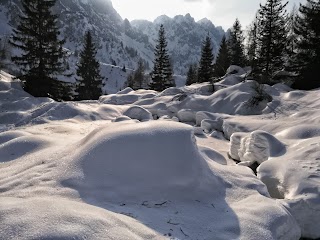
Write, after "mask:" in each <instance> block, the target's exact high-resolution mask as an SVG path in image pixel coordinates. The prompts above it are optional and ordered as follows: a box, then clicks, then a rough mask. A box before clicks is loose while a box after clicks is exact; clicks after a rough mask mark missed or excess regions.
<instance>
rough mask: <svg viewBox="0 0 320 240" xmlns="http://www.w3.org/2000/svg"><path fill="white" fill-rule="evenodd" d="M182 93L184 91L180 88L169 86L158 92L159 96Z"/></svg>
mask: <svg viewBox="0 0 320 240" xmlns="http://www.w3.org/2000/svg"><path fill="white" fill-rule="evenodd" d="M182 93H184V91H182V90H181V89H180V88H176V87H170V88H167V89H165V90H163V91H162V92H161V93H160V94H159V96H175V95H177V94H182Z"/></svg>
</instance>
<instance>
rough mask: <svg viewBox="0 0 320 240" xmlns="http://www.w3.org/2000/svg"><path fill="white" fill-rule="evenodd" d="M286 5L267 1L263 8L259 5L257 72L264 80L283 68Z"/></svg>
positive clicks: (276, 1)
mask: <svg viewBox="0 0 320 240" xmlns="http://www.w3.org/2000/svg"><path fill="white" fill-rule="evenodd" d="M287 4H288V2H286V3H285V4H282V0H267V2H266V4H265V5H264V6H262V5H260V10H259V28H258V29H259V32H258V71H259V72H260V73H261V74H262V76H263V78H264V79H267V78H270V77H271V76H272V75H273V74H274V73H275V72H276V71H279V70H281V69H283V67H284V54H285V47H286V41H287V39H286V27H285V26H286V25H285V23H286V10H285V7H286V6H287ZM268 81H270V79H269V80H268Z"/></svg>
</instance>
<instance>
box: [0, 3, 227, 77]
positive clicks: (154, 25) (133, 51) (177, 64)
mask: <svg viewBox="0 0 320 240" xmlns="http://www.w3.org/2000/svg"><path fill="white" fill-rule="evenodd" d="M54 11H55V12H56V13H57V14H59V16H60V18H59V25H60V27H61V32H62V36H61V37H63V38H65V39H66V44H65V47H66V48H67V49H69V50H70V51H71V52H72V53H73V56H74V60H73V61H74V62H75V61H76V59H77V56H78V54H79V51H80V50H81V49H82V44H83V36H84V34H85V32H86V31H87V30H91V31H92V35H93V37H94V39H96V42H97V46H98V47H99V49H98V58H99V60H100V61H101V62H103V63H106V64H115V65H117V66H120V67H123V66H126V68H129V69H133V68H135V67H136V64H137V62H138V60H139V58H142V59H143V60H144V61H145V63H146V64H147V65H148V67H149V69H151V67H152V64H153V62H152V61H153V57H154V55H153V49H154V45H155V42H156V39H157V37H158V36H157V35H158V29H159V26H160V24H164V26H165V29H166V33H167V39H168V47H169V51H170V54H171V55H172V62H173V66H174V70H175V73H176V74H185V73H186V71H187V68H188V64H190V63H194V62H197V61H198V60H199V58H200V50H201V42H202V40H203V39H204V38H205V36H206V35H207V34H208V33H209V34H210V36H211V38H212V42H213V46H214V49H215V50H217V49H218V45H219V42H220V40H221V38H222V36H223V34H224V31H223V29H222V28H221V27H215V26H214V25H213V24H212V23H211V22H210V21H209V20H206V19H204V20H201V21H199V22H195V21H194V19H193V18H192V17H191V16H190V14H187V15H186V16H181V15H179V16H176V17H174V18H169V17H167V16H160V17H158V18H157V19H156V20H155V21H154V22H149V21H145V20H136V21H132V22H129V21H128V20H127V19H122V18H121V16H120V15H119V14H118V13H117V11H116V10H115V9H114V8H113V6H112V2H111V1H110V0H58V1H57V4H56V6H55V8H54ZM20 13H21V3H20V0H1V1H0V38H1V36H2V38H3V36H4V35H7V36H9V35H10V34H11V30H12V28H13V27H15V26H16V25H17V19H18V18H17V16H18V15H19V14H20ZM71 65H72V64H71ZM73 65H74V64H73Z"/></svg>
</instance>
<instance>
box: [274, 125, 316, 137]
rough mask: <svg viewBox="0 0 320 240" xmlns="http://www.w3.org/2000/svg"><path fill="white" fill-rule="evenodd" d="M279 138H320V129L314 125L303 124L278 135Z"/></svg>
mask: <svg viewBox="0 0 320 240" xmlns="http://www.w3.org/2000/svg"><path fill="white" fill-rule="evenodd" d="M277 136H279V137H282V138H286V139H307V138H314V137H319V136H320V127H317V126H314V125H306V124H301V125H298V126H294V127H291V128H288V129H285V130H283V131H281V132H279V133H278V134H277Z"/></svg>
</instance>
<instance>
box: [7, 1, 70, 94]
mask: <svg viewBox="0 0 320 240" xmlns="http://www.w3.org/2000/svg"><path fill="white" fill-rule="evenodd" d="M55 3H56V0H22V1H21V4H22V7H23V14H22V15H20V16H19V25H18V27H17V29H14V30H13V36H12V41H11V42H10V43H11V44H12V45H13V46H14V47H17V48H19V49H21V50H22V54H21V55H19V56H13V57H12V60H13V61H14V62H15V63H16V64H17V65H18V66H19V67H20V69H21V76H18V77H19V78H20V79H21V80H22V81H23V83H24V89H25V90H26V91H27V92H29V93H30V94H32V95H33V96H36V97H52V98H55V99H57V100H61V99H63V98H65V97H68V96H63V94H65V93H66V92H69V91H68V90H67V89H66V86H67V85H66V84H63V82H60V81H58V80H57V75H58V74H61V73H62V72H63V71H64V69H65V66H64V61H63V58H64V52H63V49H62V45H63V43H64V41H62V40H59V39H58V36H59V34H60V32H59V30H58V27H57V20H58V16H57V15H54V14H52V13H51V8H52V7H53V6H54V5H55Z"/></svg>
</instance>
